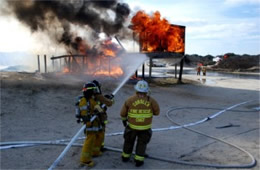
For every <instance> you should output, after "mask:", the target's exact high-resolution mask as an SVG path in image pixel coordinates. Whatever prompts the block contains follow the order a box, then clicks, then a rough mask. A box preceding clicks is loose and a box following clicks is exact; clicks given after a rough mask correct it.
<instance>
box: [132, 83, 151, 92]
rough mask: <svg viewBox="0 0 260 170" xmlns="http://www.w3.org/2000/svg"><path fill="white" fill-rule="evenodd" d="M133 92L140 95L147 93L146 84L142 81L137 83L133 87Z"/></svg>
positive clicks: (147, 87)
mask: <svg viewBox="0 0 260 170" xmlns="http://www.w3.org/2000/svg"><path fill="white" fill-rule="evenodd" d="M135 90H136V91H137V92H141V93H148V91H149V86H148V83H147V82H146V81H144V80H140V81H138V82H137V83H136V85H135Z"/></svg>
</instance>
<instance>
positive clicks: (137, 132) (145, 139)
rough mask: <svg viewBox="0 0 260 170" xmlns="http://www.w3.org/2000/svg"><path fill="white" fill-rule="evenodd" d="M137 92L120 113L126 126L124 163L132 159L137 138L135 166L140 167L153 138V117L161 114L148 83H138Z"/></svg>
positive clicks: (141, 81)
mask: <svg viewBox="0 0 260 170" xmlns="http://www.w3.org/2000/svg"><path fill="white" fill-rule="evenodd" d="M135 90H136V94H134V95H133V96H131V97H129V98H128V99H127V100H126V101H125V103H124V105H123V106H122V109H121V112H120V116H121V118H122V122H123V125H124V126H125V131H124V146H123V153H122V161H123V162H127V161H128V160H129V159H130V157H131V154H132V151H133V147H134V144H135V140H136V138H137V144H136V152H135V156H134V160H135V166H137V167H139V166H142V165H143V164H144V157H145V150H146V146H147V144H148V143H149V141H150V139H151V137H152V130H151V126H152V118H153V115H159V114H160V107H159V105H158V103H157V101H156V100H155V99H153V98H152V97H150V96H149V95H148V92H149V86H148V83H147V82H146V81H144V80H140V81H138V82H137V84H136V85H135Z"/></svg>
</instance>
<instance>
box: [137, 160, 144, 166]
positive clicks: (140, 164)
mask: <svg viewBox="0 0 260 170" xmlns="http://www.w3.org/2000/svg"><path fill="white" fill-rule="evenodd" d="M143 164H144V161H138V160H135V166H136V167H139V166H142V165H143Z"/></svg>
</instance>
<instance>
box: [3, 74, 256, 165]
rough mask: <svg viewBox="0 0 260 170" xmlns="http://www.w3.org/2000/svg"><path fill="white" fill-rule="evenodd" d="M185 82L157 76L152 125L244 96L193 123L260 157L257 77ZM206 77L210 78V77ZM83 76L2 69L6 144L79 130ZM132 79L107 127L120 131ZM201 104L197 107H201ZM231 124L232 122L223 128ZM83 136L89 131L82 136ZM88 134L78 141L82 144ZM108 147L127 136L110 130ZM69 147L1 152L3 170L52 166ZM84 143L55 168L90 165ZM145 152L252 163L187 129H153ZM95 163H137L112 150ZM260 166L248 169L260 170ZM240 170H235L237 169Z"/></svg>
mask: <svg viewBox="0 0 260 170" xmlns="http://www.w3.org/2000/svg"><path fill="white" fill-rule="evenodd" d="M183 78H184V84H180V85H177V84H175V83H173V82H175V80H174V79H171V78H168V79H166V78H159V79H153V81H152V82H151V83H150V86H151V92H152V93H151V95H152V96H153V97H154V98H155V99H157V101H158V103H159V104H160V107H161V114H160V116H158V117H154V119H153V129H158V128H168V127H170V126H174V125H176V124H174V123H173V122H171V121H170V120H169V119H168V118H167V115H166V113H167V111H168V110H169V109H170V108H179V109H176V110H173V111H172V112H169V117H170V118H171V119H173V120H174V122H176V123H179V124H182V125H184V124H189V123H193V122H197V121H199V120H202V119H204V118H207V117H209V116H211V115H213V114H215V113H217V112H219V111H221V110H223V109H226V108H229V107H231V106H234V105H236V104H240V103H242V102H245V101H250V102H248V103H245V104H241V105H239V106H237V107H235V108H233V109H232V110H229V111H225V112H223V113H222V114H220V115H219V116H217V117H215V118H213V119H211V120H209V121H206V122H204V123H201V124H198V125H194V126H190V127H189V128H191V129H194V130H196V131H199V132H201V133H203V134H207V135H210V136H213V137H216V138H219V139H223V140H225V141H227V142H229V143H232V144H234V145H237V146H239V147H241V148H243V149H245V150H246V151H248V152H249V153H250V154H252V155H253V156H254V158H255V159H256V160H257V161H258V162H259V161H260V154H259V111H256V109H255V108H259V107H260V106H259V88H260V84H259V80H253V79H247V80H245V79H235V78H234V79H231V78H225V77H206V79H205V77H202V76H201V77H198V76H196V75H184V76H183ZM206 81H207V83H205V82H206ZM82 83H83V82H80V81H73V82H70V83H68V82H66V81H64V79H63V80H61V79H59V78H55V77H53V76H49V75H43V74H34V73H1V91H0V92H1V114H0V116H1V142H11V141H54V140H59V139H70V138H72V137H73V136H74V135H75V134H76V133H77V132H78V130H79V129H80V127H81V124H78V123H76V119H75V117H74V103H75V98H76V96H78V95H79V94H80V88H81V86H82ZM133 83H134V81H129V82H128V83H127V84H125V85H124V86H123V88H121V89H120V91H119V92H118V93H117V94H116V96H115V101H116V103H115V104H114V105H113V106H112V107H111V108H109V110H108V114H109V124H108V126H107V130H106V133H107V135H111V134H113V133H115V132H122V131H123V129H124V128H123V125H122V123H121V120H120V116H119V111H120V108H121V106H122V104H123V102H124V100H125V99H126V98H127V97H129V96H130V95H132V94H133V92H134V90H133V85H134V84H133ZM111 87H113V86H110V85H109V83H108V84H103V89H104V91H105V92H104V93H111ZM195 107H196V108H195ZM229 124H232V125H234V126H231V127H227V128H217V127H223V126H226V125H229ZM81 136H82V137H83V136H84V135H83V134H82V135H81ZM82 142H83V141H82V140H78V141H77V143H79V144H82ZM105 144H106V146H110V147H115V148H119V149H121V148H122V145H123V137H122V135H116V136H107V137H106V140H105ZM64 148H65V146H58V145H38V146H32V147H23V148H12V149H5V150H0V152H1V155H0V156H1V169H47V168H49V167H50V165H51V164H52V163H53V162H54V161H55V160H56V158H57V157H58V156H59V155H60V153H61V152H62V151H63V149H64ZM80 152H81V147H72V148H71V149H70V150H69V151H68V153H67V154H66V155H65V157H64V158H63V159H62V160H61V161H60V163H59V164H58V166H57V167H56V169H86V168H85V167H81V168H80V167H79V157H80ZM147 154H148V155H150V156H154V157H160V158H162V159H171V160H182V161H187V162H189V163H205V164H220V165H231V164H235V165H244V164H249V163H250V162H251V160H250V158H249V157H248V156H247V155H246V154H245V153H244V152H242V151H240V150H238V149H237V148H234V147H232V146H229V145H227V144H224V143H222V142H217V141H216V140H215V139H212V138H209V137H206V136H204V135H201V134H197V133H194V132H192V131H189V130H187V129H184V128H179V129H175V130H164V131H157V132H156V131H154V132H153V136H152V139H151V142H150V143H149V145H148V147H147ZM94 161H95V162H96V163H97V164H96V166H95V167H94V168H93V169H136V167H135V166H134V162H133V160H131V161H130V162H128V163H123V162H121V159H120V153H119V152H113V151H106V152H104V153H103V155H102V156H101V157H97V158H94ZM259 168H260V166H259V164H257V165H256V166H255V167H253V168H250V169H259ZM137 169H215V168H210V167H201V166H192V165H182V164H177V163H170V162H165V161H159V160H154V159H150V158H147V159H145V164H144V166H142V167H140V168H137ZM234 169H236V168H234Z"/></svg>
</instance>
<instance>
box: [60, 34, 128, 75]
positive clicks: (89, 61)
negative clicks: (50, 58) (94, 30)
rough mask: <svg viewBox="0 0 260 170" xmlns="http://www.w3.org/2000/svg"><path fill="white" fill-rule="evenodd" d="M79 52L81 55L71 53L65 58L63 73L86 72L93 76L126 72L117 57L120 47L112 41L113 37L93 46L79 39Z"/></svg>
mask: <svg viewBox="0 0 260 170" xmlns="http://www.w3.org/2000/svg"><path fill="white" fill-rule="evenodd" d="M76 41H78V42H77V47H76V49H77V51H76V52H77V53H79V54H81V57H75V56H74V55H71V56H70V57H69V58H68V59H66V60H65V63H67V64H66V67H64V70H63V73H78V72H80V73H84V74H88V75H92V76H111V77H120V76H121V75H123V74H124V72H123V69H122V68H121V67H120V65H119V63H120V58H119V57H117V56H118V53H119V52H120V47H119V46H117V45H116V44H115V43H113V42H112V40H111V39H107V40H104V41H103V42H102V43H100V44H98V45H94V46H93V47H92V48H90V47H89V45H87V43H85V42H82V39H80V40H79V39H77V40H76Z"/></svg>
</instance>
